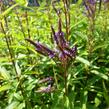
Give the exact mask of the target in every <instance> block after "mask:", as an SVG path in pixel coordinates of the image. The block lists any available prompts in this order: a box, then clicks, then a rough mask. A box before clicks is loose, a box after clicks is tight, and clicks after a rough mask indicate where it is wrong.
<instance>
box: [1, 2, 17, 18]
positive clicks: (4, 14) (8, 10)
mask: <svg viewBox="0 0 109 109" xmlns="http://www.w3.org/2000/svg"><path fill="white" fill-rule="evenodd" d="M16 6H18V3H17V4H15V5H13V6H11V7H9V8H8V9H7V10H5V11H4V12H3V13H2V14H1V15H0V18H3V17H4V16H6V15H7V14H8V13H9V12H10V11H11V10H12V9H14V8H15V7H16Z"/></svg>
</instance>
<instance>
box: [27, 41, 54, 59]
mask: <svg viewBox="0 0 109 109" xmlns="http://www.w3.org/2000/svg"><path fill="white" fill-rule="evenodd" d="M26 40H27V41H28V42H30V43H31V44H33V45H34V46H35V47H36V51H37V52H38V53H40V54H42V55H45V56H49V57H50V58H53V57H54V56H55V52H54V51H52V50H50V49H49V48H47V47H45V46H44V45H42V44H40V43H39V42H37V43H35V42H33V41H32V40H30V39H26Z"/></svg>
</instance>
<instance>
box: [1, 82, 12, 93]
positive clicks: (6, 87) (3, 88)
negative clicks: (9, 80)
mask: <svg viewBox="0 0 109 109" xmlns="http://www.w3.org/2000/svg"><path fill="white" fill-rule="evenodd" d="M10 88H11V85H10V84H6V85H3V86H0V92H2V91H6V90H8V89H10Z"/></svg>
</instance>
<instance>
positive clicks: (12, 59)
mask: <svg viewBox="0 0 109 109" xmlns="http://www.w3.org/2000/svg"><path fill="white" fill-rule="evenodd" d="M5 21H6V18H5ZM5 23H6V22H5ZM0 24H1V28H2V31H3V34H4V37H5V41H6V44H7V48H8V50H9V55H10V59H11V62H12V65H13V67H14V70H15V73H16V77H17V81H18V82H20V77H19V74H18V72H17V69H16V65H15V61H14V55H13V51H12V49H11V48H10V43H9V41H10V40H9V39H8V37H7V34H6V31H5V29H4V26H3V24H2V22H0ZM7 25H8V24H7ZM19 87H20V90H21V93H22V96H23V97H24V98H25V93H24V91H23V88H22V86H21V85H19ZM25 105H26V101H25Z"/></svg>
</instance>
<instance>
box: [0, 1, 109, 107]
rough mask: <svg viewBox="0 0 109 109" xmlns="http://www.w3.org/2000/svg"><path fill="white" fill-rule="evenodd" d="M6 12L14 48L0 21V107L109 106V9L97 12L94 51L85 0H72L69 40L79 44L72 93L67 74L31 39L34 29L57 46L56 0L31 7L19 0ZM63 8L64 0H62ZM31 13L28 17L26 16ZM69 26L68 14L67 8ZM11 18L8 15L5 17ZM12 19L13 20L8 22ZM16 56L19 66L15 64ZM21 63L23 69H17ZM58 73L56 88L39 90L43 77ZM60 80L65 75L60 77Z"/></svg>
mask: <svg viewBox="0 0 109 109" xmlns="http://www.w3.org/2000/svg"><path fill="white" fill-rule="evenodd" d="M16 3H17V4H15V5H13V6H11V7H8V6H5V10H4V11H3V12H2V13H1V14H0V22H1V23H2V24H3V26H4V29H5V31H6V37H8V38H11V44H10V49H11V52H12V55H13V58H10V53H9V50H8V48H7V45H6V40H5V34H4V33H3V31H2V27H0V108H1V109H105V108H108V107H109V10H108V9H104V6H103V5H102V7H101V11H100V12H97V13H96V21H95V29H94V34H93V38H94V43H93V47H92V53H91V56H90V58H89V54H88V49H87V46H88V43H89V41H88V35H89V33H90V30H89V25H90V22H89V21H88V19H87V17H86V16H85V14H84V11H85V10H84V8H83V7H82V6H81V0H79V2H78V3H76V4H71V6H70V17H71V25H70V29H71V34H70V36H69V41H70V43H71V44H72V45H74V44H77V46H78V54H77V57H76V60H75V62H74V63H73V65H72V67H71V68H70V70H69V72H68V83H67V84H68V85H69V93H68V96H64V87H63V84H62V81H63V78H62V77H61V75H60V74H59V69H58V68H57V67H56V65H55V63H54V62H53V61H52V60H51V59H49V58H47V57H44V56H42V55H39V54H38V53H36V52H35V50H34V47H33V46H31V45H30V44H29V43H28V42H26V41H25V38H28V37H29V35H30V37H31V39H33V40H40V42H41V43H43V44H46V45H47V46H48V47H49V48H51V49H53V48H54V45H53V44H52V43H51V29H50V26H51V24H52V25H53V26H54V28H55V30H57V19H58V18H57V15H56V13H55V11H54V10H53V7H52V6H51V5H49V6H45V2H42V3H41V6H40V7H27V6H26V4H27V3H26V2H25V1H19V0H16ZM56 8H62V9H63V3H62V2H60V3H59V4H58V3H57V4H56ZM26 15H27V17H26ZM62 18H63V19H62V20H63V21H62V22H63V31H64V32H65V18H64V14H62ZM5 19H6V20H5ZM6 21H7V25H8V26H7V25H6ZM12 60H14V62H15V66H13V64H12ZM14 67H16V69H17V72H18V75H16V72H15V69H14ZM46 76H53V77H54V78H55V84H56V85H57V89H56V91H54V92H52V93H37V92H36V91H37V89H38V88H39V87H40V86H41V85H39V84H38V81H39V80H40V79H41V78H44V77H46ZM58 80H59V81H58Z"/></svg>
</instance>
